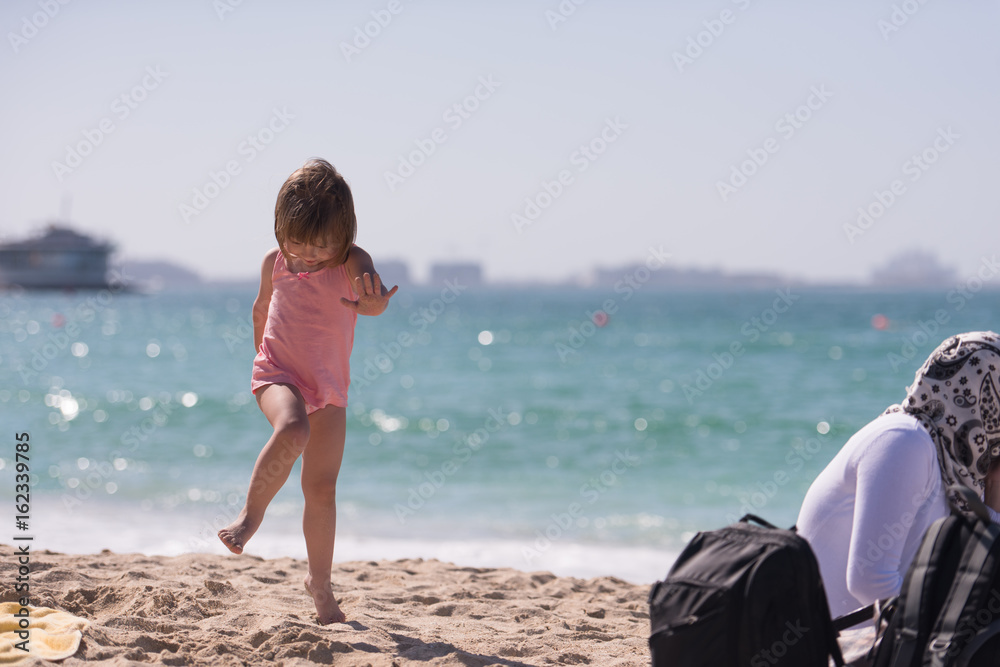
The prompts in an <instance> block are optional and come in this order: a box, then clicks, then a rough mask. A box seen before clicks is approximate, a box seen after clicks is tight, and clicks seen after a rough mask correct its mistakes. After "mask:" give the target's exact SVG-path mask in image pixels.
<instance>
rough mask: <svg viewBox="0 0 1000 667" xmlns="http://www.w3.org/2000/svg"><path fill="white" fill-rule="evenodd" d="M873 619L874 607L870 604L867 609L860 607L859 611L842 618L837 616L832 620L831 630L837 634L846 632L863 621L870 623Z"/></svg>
mask: <svg viewBox="0 0 1000 667" xmlns="http://www.w3.org/2000/svg"><path fill="white" fill-rule="evenodd" d="M874 618H875V605H874V604H870V605H868V606H867V607H862V608H861V609H855V610H854V611H852V612H850V613H848V614H844V615H843V616H838V617H837V618H835V619H833V629H834V630H836V631H837V632H840V631H841V630H846V629H847V628H849V627H851V626H852V625H857V624H858V623H861V622H863V621H871V620H873V619H874Z"/></svg>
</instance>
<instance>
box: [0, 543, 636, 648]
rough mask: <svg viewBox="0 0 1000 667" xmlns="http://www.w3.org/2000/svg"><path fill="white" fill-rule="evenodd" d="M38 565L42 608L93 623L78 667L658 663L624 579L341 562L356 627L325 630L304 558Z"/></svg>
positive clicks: (123, 557)
mask: <svg viewBox="0 0 1000 667" xmlns="http://www.w3.org/2000/svg"><path fill="white" fill-rule="evenodd" d="M13 553H14V549H13V548H12V547H10V546H4V545H0V582H2V583H0V591H2V596H0V602H2V601H12V600H15V599H16V597H15V593H14V592H13V583H14V578H15V576H16V574H15V571H16V568H17V563H16V557H15V556H14V555H13ZM30 567H31V574H30V578H31V604H33V605H35V606H39V607H53V608H55V609H60V610H64V611H68V612H71V613H73V614H76V615H77V616H81V617H84V618H86V619H88V620H90V621H91V623H92V625H91V626H90V628H89V629H88V630H87V631H86V632H85V633H84V636H83V641H82V642H81V645H80V650H79V651H78V652H77V654H76V655H75V656H74V657H72V658H68V659H67V660H64V661H62V662H61V663H58V664H62V665H66V666H67V667H72V666H73V665H82V664H84V663H86V664H88V665H91V664H94V665H108V666H110V665H115V666H118V665H150V664H163V665H192V666H198V667H200V666H204V667H224V666H227V665H256V664H277V665H284V666H286V667H294V666H305V665H314V664H336V665H344V666H345V667H354V666H357V667H360V666H361V665H373V666H379V667H381V666H385V667H390V666H398V667H403V666H405V665H420V666H422V667H430V666H438V665H455V666H461V667H473V666H474V667H479V666H485V665H504V666H506V667H521V666H529V665H530V666H537V665H599V666H600V667H619V666H621V667H624V666H626V665H627V666H629V667H632V666H643V667H647V666H648V665H649V649H648V645H647V638H648V635H649V608H648V606H647V603H646V595H647V593H648V591H649V587H648V586H639V585H634V584H630V583H627V582H624V581H621V580H620V579H615V578H613V577H599V578H594V579H588V580H582V579H573V578H568V577H556V576H554V575H552V574H549V573H546V572H535V573H526V572H521V571H518V570H514V569H509V568H501V569H490V568H472V567H459V566H457V565H452V564H449V563H442V562H439V561H435V560H430V561H426V560H398V561H391V562H390V561H381V562H351V563H339V564H335V565H334V578H333V585H334V592H335V594H336V595H337V598H338V599H339V600H340V604H341V607H342V608H343V610H344V611H345V613H346V614H347V617H348V623H347V624H338V625H331V626H321V625H318V624H317V622H316V614H315V610H314V608H313V605H312V599H311V598H309V597H308V596H307V594H306V592H305V589H304V588H303V585H302V580H303V579H304V578H305V574H306V564H305V562H304V561H301V560H295V559H292V558H278V559H272V560H264V559H261V558H258V557H255V556H249V555H243V556H218V555H209V554H187V555H183V556H177V557H164V556H144V555H141V554H115V553H111V552H110V551H104V552H101V553H100V554H94V555H82V556H81V555H67V554H58V553H52V552H48V551H44V552H36V553H33V554H32V555H31V565H30ZM25 664H30V662H29V663H25ZM37 664H56V663H42V662H38V663H37Z"/></svg>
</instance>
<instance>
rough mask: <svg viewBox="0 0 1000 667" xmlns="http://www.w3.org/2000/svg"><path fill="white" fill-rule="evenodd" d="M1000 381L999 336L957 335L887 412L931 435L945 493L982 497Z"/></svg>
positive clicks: (994, 454)
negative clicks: (912, 420)
mask: <svg viewBox="0 0 1000 667" xmlns="http://www.w3.org/2000/svg"><path fill="white" fill-rule="evenodd" d="M998 380H1000V336H998V335H997V334H995V333H993V332H992V331H974V332H971V333H964V334H959V335H957V336H952V337H951V338H949V339H948V340H946V341H944V342H943V343H941V345H939V346H938V348H937V349H936V350H934V352H933V353H932V354H931V356H930V357H929V358H928V359H927V361H925V362H924V365H923V366H921V367H920V370H918V371H917V375H916V377H915V378H914V381H913V384H912V385H910V387H909V388H907V390H906V400H905V401H904V402H903V403H901V404H899V405H893V406H892V407H890V408H889V409H888V410H886V413H889V412H900V411H903V412H907V413H909V414H911V415H913V416H914V417H916V418H917V419H918V420H919V421H920V423H921V424H923V426H924V427H925V428H926V429H927V431H928V432H929V433H930V434H931V439H933V440H934V444H935V445H937V450H938V463H939V464H940V465H941V476H942V478H943V480H944V484H945V487H947V486H949V485H952V484H955V483H956V482H959V483H962V484H965V485H966V486H968V487H970V488H972V489H973V490H975V491H978V492H980V493H982V490H983V487H984V486H985V479H986V472H987V470H989V467H990V462H991V461H993V460H994V459H997V458H1000V394H998V393H997V382H998ZM959 504H960V506H963V507H964V505H965V503H964V502H960V503H959Z"/></svg>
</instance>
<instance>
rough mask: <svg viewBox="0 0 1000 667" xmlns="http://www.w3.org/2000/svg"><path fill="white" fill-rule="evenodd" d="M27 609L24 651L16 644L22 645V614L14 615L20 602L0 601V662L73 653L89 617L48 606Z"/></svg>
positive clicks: (54, 656)
mask: <svg viewBox="0 0 1000 667" xmlns="http://www.w3.org/2000/svg"><path fill="white" fill-rule="evenodd" d="M27 609H28V643H27V645H26V646H27V648H28V651H27V652H25V651H23V650H21V649H20V648H18V647H17V646H16V645H17V644H21V646H25V644H22V643H21V642H23V641H24V638H23V635H20V634H19V632H23V631H24V628H22V627H21V625H20V620H21V618H20V617H17V616H15V614H17V613H19V612H20V611H21V605H20V604H18V603H17V602H4V603H0V665H13V664H14V663H17V662H20V661H21V660H24V659H25V658H28V657H36V658H44V659H45V660H62V659H64V658H68V657H70V656H71V655H73V654H74V653H76V651H77V649H78V648H80V639H81V638H82V637H83V632H82V630H86V629H87V626H88V625H90V621H87V620H86V619H83V618H78V617H76V616H73V615H72V614H70V613H68V612H65V611H57V610H55V609H49V608H48V607H27Z"/></svg>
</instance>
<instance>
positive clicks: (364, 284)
mask: <svg viewBox="0 0 1000 667" xmlns="http://www.w3.org/2000/svg"><path fill="white" fill-rule="evenodd" d="M346 264H347V275H348V276H349V277H350V278H351V287H353V289H354V293H355V294H357V295H358V298H357V300H355V301H351V300H350V299H345V298H343V297H341V299H340V303H342V304H344V305H345V306H347V307H348V308H350V309H352V310H354V311H356V312H357V313H358V314H360V315H380V314H382V312H383V311H384V310H385V309H386V306H388V305H389V299H390V298H391V297H392V295H393V294H395V293H396V290H397V289H399V286H398V285H393V287H392V289H390V290H386V288H385V285H383V284H382V279H381V278H379V276H378V273H377V272H376V271H375V265H374V264H373V263H372V258H371V255H369V254H368V253H367V252H365V251H364V250H362V249H361V248H360V247H358V246H352V247H351V252H350V253H349V254H348V255H347V262H346Z"/></svg>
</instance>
